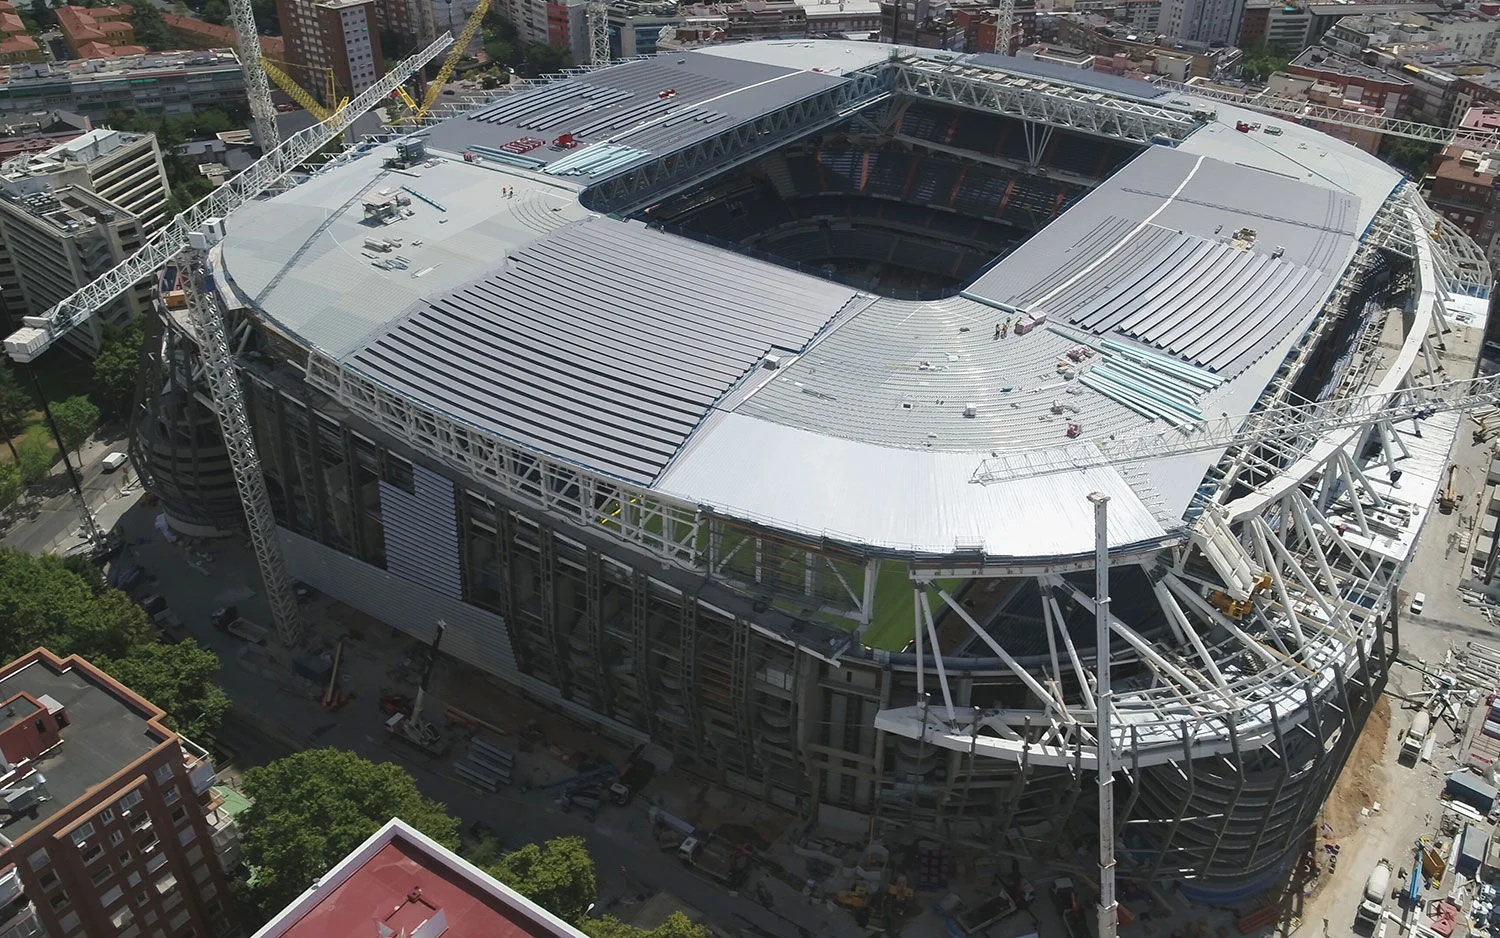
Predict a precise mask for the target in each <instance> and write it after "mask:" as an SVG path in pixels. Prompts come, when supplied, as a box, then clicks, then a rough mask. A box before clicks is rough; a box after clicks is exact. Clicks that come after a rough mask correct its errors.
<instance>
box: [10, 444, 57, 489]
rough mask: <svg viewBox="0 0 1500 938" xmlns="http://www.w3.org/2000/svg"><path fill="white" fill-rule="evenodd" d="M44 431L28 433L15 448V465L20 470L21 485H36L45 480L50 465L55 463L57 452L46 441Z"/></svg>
mask: <svg viewBox="0 0 1500 938" xmlns="http://www.w3.org/2000/svg"><path fill="white" fill-rule="evenodd" d="M47 440H48V438H47V434H46V431H43V432H41V433H28V434H26V435H25V436H24V437H22V438H21V443H20V445H19V446H17V447H16V450H17V454H16V465H18V466H19V467H20V469H21V484H22V485H37V484H39V483H41V482H45V481H46V480H47V476H48V474H49V473H51V472H52V464H53V463H54V462H57V452H56V451H55V450H53V449H52V445H51V444H50V443H49V442H48V441H47Z"/></svg>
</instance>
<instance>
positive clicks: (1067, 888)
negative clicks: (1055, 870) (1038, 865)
mask: <svg viewBox="0 0 1500 938" xmlns="http://www.w3.org/2000/svg"><path fill="white" fill-rule="evenodd" d="M1052 904H1053V905H1055V906H1057V911H1058V914H1059V915H1061V916H1062V920H1063V927H1064V928H1065V929H1067V932H1068V938H1089V916H1088V912H1087V911H1086V910H1085V909H1084V907H1083V899H1082V898H1080V897H1079V895H1078V887H1077V886H1075V885H1073V881H1072V880H1071V879H1069V878H1068V877H1066V876H1061V877H1058V878H1057V879H1054V880H1053V881H1052Z"/></svg>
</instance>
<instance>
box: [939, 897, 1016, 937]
mask: <svg viewBox="0 0 1500 938" xmlns="http://www.w3.org/2000/svg"><path fill="white" fill-rule="evenodd" d="M1017 908H1018V907H1017V906H1016V900H1015V899H1014V898H1012V896H1011V894H1010V893H1009V892H1007V891H1005V890H1001V891H1000V892H998V893H996V894H995V895H993V896H991V897H990V898H988V899H986V900H985V901H984V902H981V903H980V904H979V905H976V906H974V907H973V908H968V909H964V910H963V911H961V912H959V913H958V915H956V916H954V919H955V921H957V922H958V927H959V928H961V929H963V932H964V934H965V935H978V934H980V933H981V932H983V931H984V930H985V929H986V928H989V927H990V926H991V925H993V924H995V923H996V922H998V921H1000V920H1001V919H1003V918H1006V917H1007V916H1010V915H1014V914H1015V913H1016V911H1017Z"/></svg>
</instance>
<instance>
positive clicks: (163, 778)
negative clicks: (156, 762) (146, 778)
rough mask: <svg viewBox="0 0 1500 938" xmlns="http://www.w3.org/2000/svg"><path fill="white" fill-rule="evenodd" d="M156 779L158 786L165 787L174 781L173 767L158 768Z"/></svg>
mask: <svg viewBox="0 0 1500 938" xmlns="http://www.w3.org/2000/svg"><path fill="white" fill-rule="evenodd" d="M154 777H155V778H156V784H158V785H165V784H166V783H167V782H169V781H171V779H172V766H170V765H163V766H158V767H157V769H156V773H155V776H154Z"/></svg>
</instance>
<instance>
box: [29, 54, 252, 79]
mask: <svg viewBox="0 0 1500 938" xmlns="http://www.w3.org/2000/svg"><path fill="white" fill-rule="evenodd" d="M206 69H211V70H214V71H226V70H231V71H234V72H238V71H239V69H240V60H239V57H238V56H236V55H235V54H234V51H233V50H231V49H199V50H192V51H185V52H144V53H139V54H135V55H126V56H119V57H117V58H110V59H79V60H74V61H68V62H36V63H26V64H23V65H6V66H0V87H3V86H5V85H8V84H23V83H28V82H36V83H38V84H43V83H49V82H56V81H58V80H66V81H74V82H87V81H112V80H114V79H117V78H120V77H121V76H124V75H130V76H132V77H145V76H146V75H147V74H150V73H153V72H192V71H197V70H206Z"/></svg>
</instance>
